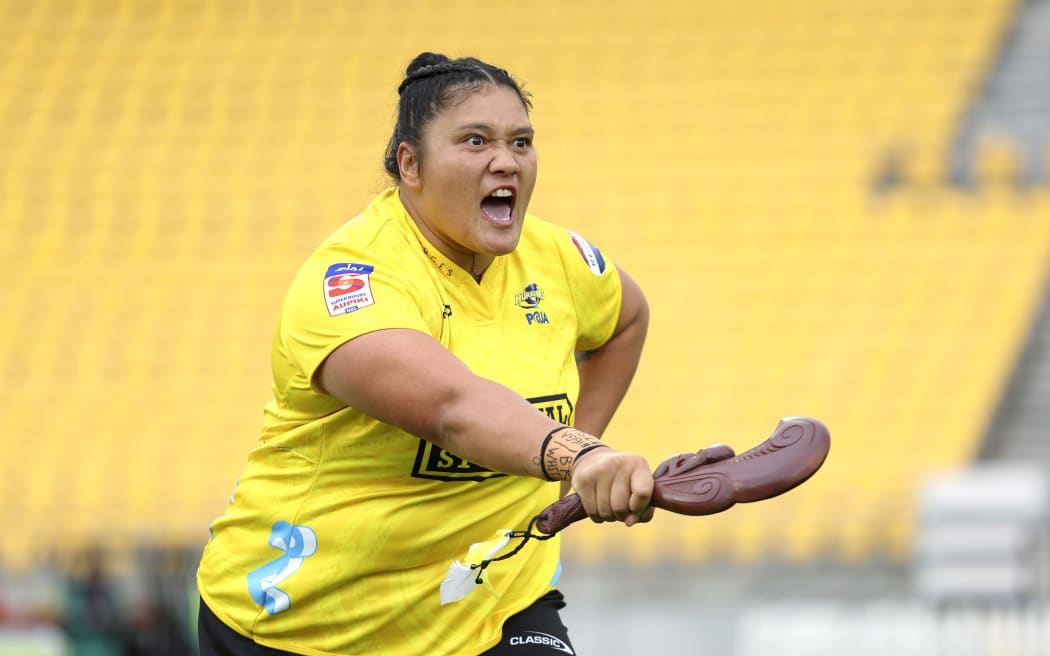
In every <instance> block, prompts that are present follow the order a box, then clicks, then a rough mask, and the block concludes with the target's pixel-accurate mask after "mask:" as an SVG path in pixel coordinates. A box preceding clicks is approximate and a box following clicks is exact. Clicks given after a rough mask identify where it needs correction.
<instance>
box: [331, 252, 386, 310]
mask: <svg viewBox="0 0 1050 656" xmlns="http://www.w3.org/2000/svg"><path fill="white" fill-rule="evenodd" d="M374 270H375V267H373V266H372V265H371V264H352V263H347V262H342V263H339V264H333V265H331V266H329V267H328V271H327V272H326V273H325V276H324V299H325V303H326V304H327V306H328V314H329V315H330V316H333V317H335V316H338V315H340V314H347V313H349V312H356V311H357V310H360V309H361V308H363V307H368V306H369V305H374V304H375V302H376V300H375V297H374V296H372V284H371V281H370V280H369V276H370V275H371V274H372V272H373V271H374Z"/></svg>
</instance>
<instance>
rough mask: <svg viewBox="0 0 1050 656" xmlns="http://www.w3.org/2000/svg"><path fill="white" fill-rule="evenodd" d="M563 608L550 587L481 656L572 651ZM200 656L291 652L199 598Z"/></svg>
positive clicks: (529, 655) (562, 599) (505, 625)
mask: <svg viewBox="0 0 1050 656" xmlns="http://www.w3.org/2000/svg"><path fill="white" fill-rule="evenodd" d="M562 608H565V597H563V596H562V594H561V593H560V592H558V591H557V590H552V591H550V592H548V593H547V594H545V595H543V596H542V597H540V598H539V599H538V600H537V601H536V603H534V604H532V605H531V606H529V607H528V608H526V609H525V610H523V611H521V612H520V613H518V614H517V615H513V616H511V617H510V618H509V619H508V620H507V621H506V622H504V623H503V639H502V640H500V643H499V644H498V645H496V646H495V647H493V648H492V649H490V650H488V651H486V652H485V653H484V654H483V656H555V655H556V654H575V653H576V652H575V651H574V650H573V648H572V643H571V642H569V632H568V630H567V629H566V628H565V625H564V624H562V621H561V616H560V615H559V614H558V611H559V610H561V609H562ZM197 639H198V641H199V642H200V656H289V655H290V654H291V652H287V651H280V650H278V649H271V648H269V647H263V646H262V645H259V644H256V643H255V642H253V641H252V640H250V639H248V638H245V637H244V636H242V635H241V634H240V633H237V632H236V631H234V630H233V629H231V628H230V627H228V626H226V625H225V624H223V623H222V620H220V619H219V618H217V617H215V613H213V612H211V610H210V609H209V608H208V607H207V606H206V605H205V604H204V600H203V599H202V600H201V609H200V616H199V618H198V620H197Z"/></svg>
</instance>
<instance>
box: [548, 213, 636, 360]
mask: <svg viewBox="0 0 1050 656" xmlns="http://www.w3.org/2000/svg"><path fill="white" fill-rule="evenodd" d="M556 239H557V241H558V248H559V250H560V251H561V256H562V261H563V262H564V264H565V274H566V276H567V278H568V281H569V288H570V289H571V290H572V297H573V303H574V304H575V306H576V317H577V324H578V327H579V328H578V330H579V338H578V339H577V343H576V349H577V350H578V351H593V350H594V349H596V348H598V347H599V346H601V345H602V344H604V343H605V342H607V341H608V340H609V338H610V337H612V334H613V330H614V329H615V328H616V322H617V320H618V319H619V317H620V305H621V302H622V300H623V288H622V287H621V284H620V274H619V271H618V270H617V268H616V266H615V265H614V264H613V263H612V262H611V261H610V260H609V259H608V258H607V257H605V255H603V254H602V252H601V251H600V250H599V249H598V248H597V247H596V246H594V245H593V244H591V243H590V242H588V241H587V240H586V239H584V238H583V237H582V236H580V235H578V234H576V233H575V232H571V231H568V230H566V231H562V232H561V234H559V235H558V236H557V237H556Z"/></svg>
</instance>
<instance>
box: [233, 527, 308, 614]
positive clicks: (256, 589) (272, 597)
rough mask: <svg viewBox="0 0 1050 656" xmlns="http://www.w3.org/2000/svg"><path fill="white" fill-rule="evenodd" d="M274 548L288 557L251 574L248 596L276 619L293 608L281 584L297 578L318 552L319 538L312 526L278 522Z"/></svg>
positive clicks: (272, 532) (273, 534)
mask: <svg viewBox="0 0 1050 656" xmlns="http://www.w3.org/2000/svg"><path fill="white" fill-rule="evenodd" d="M270 546H271V547H276V548H277V549H280V550H281V551H283V552H284V554H283V555H281V556H280V557H278V558H277V559H276V560H274V561H271V562H269V563H266V564H265V565H263V566H262V567H260V568H259V569H256V570H254V571H252V572H250V573H249V574H248V592H250V593H251V595H252V599H254V600H255V603H257V604H259V605H260V606H262V607H263V608H265V609H266V612H267V613H269V614H270V615H276V614H277V613H281V612H284V611H286V610H288V609H289V608H291V606H292V599H291V597H289V596H288V593H287V592H285V591H284V590H279V589H278V588H277V584H279V583H280V582H281V581H284V580H285V579H287V578H288V577H289V576H291V575H292V574H295V572H296V571H297V570H298V569H299V568H300V567H301V566H302V564H303V560H305V559H306V558H309V557H310V556H312V555H314V554H315V553H316V552H317V534H316V533H314V530H313V529H312V528H310V527H309V526H294V525H292V524H289V523H288V522H276V523H275V524H274V525H273V528H272V529H271V530H270Z"/></svg>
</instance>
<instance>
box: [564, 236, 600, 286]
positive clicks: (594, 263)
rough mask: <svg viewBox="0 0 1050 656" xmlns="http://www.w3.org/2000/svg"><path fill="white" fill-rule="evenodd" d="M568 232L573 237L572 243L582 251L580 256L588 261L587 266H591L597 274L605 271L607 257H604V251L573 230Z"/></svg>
mask: <svg viewBox="0 0 1050 656" xmlns="http://www.w3.org/2000/svg"><path fill="white" fill-rule="evenodd" d="M566 232H568V233H569V236H570V237H572V243H573V245H574V246H576V250H577V251H578V252H579V253H580V257H582V258H583V261H584V262H586V263H587V268H589V269H590V270H591V272H592V273H594V275H596V276H600V275H602V274H603V273H605V266H606V265H605V258H604V257H602V252H601V251H600V250H598V247H597V246H594V245H593V244H591V243H590V242H589V241H587V240H586V239H584V238H583V237H581V236H579V235H578V234H576V233H575V232H573V231H572V230H567V231H566Z"/></svg>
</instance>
